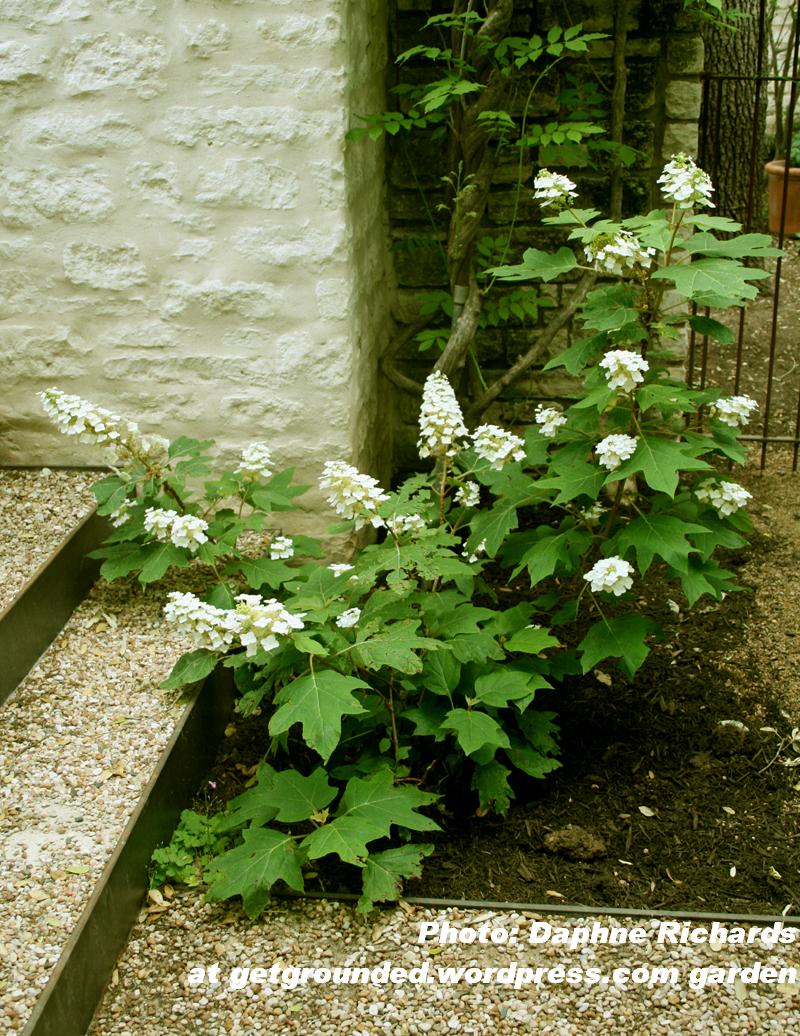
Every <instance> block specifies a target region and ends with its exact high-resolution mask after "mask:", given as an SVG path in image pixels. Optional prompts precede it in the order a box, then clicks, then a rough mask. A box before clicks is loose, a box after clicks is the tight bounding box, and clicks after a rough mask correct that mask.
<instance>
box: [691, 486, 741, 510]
mask: <svg viewBox="0 0 800 1036" xmlns="http://www.w3.org/2000/svg"><path fill="white" fill-rule="evenodd" d="M694 495H695V496H696V497H697V499H698V500H700V501H702V502H703V503H704V504H711V506H712V507H715V508H716V510H717V513H718V514H719V516H720V517H721V518H725V517H727V516H728V515H729V514H733V513H734V511H738V510H739V508H740V507H745V506H746V504H747V501H748V500H750V499H752V493H748V492H747V490H746V489H745V488H744V486H740V485H739V483H738V482H704V483H703V484H702V485H701V486H698V487H697V489H695V491H694Z"/></svg>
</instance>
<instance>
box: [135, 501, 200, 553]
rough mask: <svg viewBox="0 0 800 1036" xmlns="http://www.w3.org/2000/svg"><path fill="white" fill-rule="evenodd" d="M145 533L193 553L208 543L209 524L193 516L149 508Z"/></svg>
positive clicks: (146, 515)
mask: <svg viewBox="0 0 800 1036" xmlns="http://www.w3.org/2000/svg"><path fill="white" fill-rule="evenodd" d="M144 528H145V532H149V533H150V534H151V535H153V536H155V538H156V539H157V540H160V541H161V542H162V543H166V542H167V541H170V542H171V543H173V544H174V545H175V546H176V547H186V548H188V549H189V550H191V551H195V550H197V548H198V547H199V546H200V545H201V544H203V543H206V542H207V540H208V536H206V532H207V531H208V523H207V522H205V521H203V519H202V518H198V517H196V516H195V515H193V514H178V513H177V511H165V510H164V509H163V508H161V507H148V508H147V510H146V511H145V512H144Z"/></svg>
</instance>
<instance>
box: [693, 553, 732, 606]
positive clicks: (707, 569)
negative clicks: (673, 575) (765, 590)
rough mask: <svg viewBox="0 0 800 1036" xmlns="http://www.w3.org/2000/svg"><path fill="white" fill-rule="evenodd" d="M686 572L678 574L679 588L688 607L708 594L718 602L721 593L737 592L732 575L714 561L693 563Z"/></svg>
mask: <svg viewBox="0 0 800 1036" xmlns="http://www.w3.org/2000/svg"><path fill="white" fill-rule="evenodd" d="M692 562H693V563H692V564H690V565H689V568H688V569H687V571H686V572H681V573H680V580H681V587H682V589H683V592H684V593H685V594H686V600H687V601H688V602H689V605H690V607H691V605H693V604H694V603H695V602H696V601H697V600H698V599H699V598H701V597H702V596H703V594H710V595H711V596H712V597H713V598H714V600H716V601H719V600H721V598H722V595H723V593H730V592H731V591H732V590H738V589H739V587H738V586H737V585H736V584H735V583H734V582H733V573H732V572H728V571H727V570H726V569H724V568H720V566H719V565H718V564H717V563H716V562H714V561H703V562H694V559H692Z"/></svg>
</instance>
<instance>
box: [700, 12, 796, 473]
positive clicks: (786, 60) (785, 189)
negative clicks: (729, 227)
mask: <svg viewBox="0 0 800 1036" xmlns="http://www.w3.org/2000/svg"><path fill="white" fill-rule="evenodd" d="M776 9H777V8H776V6H775V4H774V3H770V2H769V0H760V6H759V12H758V19H759V21H758V61H757V63H756V66H755V67H754V68H753V69H752V70H749V69H747V70H743V71H739V70H734V71H731V72H730V73H728V72H726V73H717V72H708V73H706V74H704V76H703V104H702V108H701V116H700V119H701V124H700V148H699V153H698V162H699V165H700V166H701V167H702V168H703V169H705V170H706V172H708V173H709V174H710V176H711V178H712V180H713V181H714V183H715V184H716V183H719V182H720V179H721V177H720V175H719V174H720V168H719V166H720V155H722V154H725V152H726V150H727V151H730V148H729V147H728V148H726V147H724V146H721V145H722V144H723V134H727V133H730V132H731V127H730V126H729V125H728V122H727V120H726V119H725V117H724V113H725V112H726V111H731V105H732V104H733V105H734V106H735V104H736V103H737V96H747V97H748V98H749V99H750V103H752V104H753V110H752V112H753V114H752V118H751V119H750V127H751V132H750V135H749V137H747V135H746V133H743V132H742V124H743V122H744V124H745V126H746V123H747V120H746V119H745V120H738V119H737V120H736V121H737V138H736V140H735V153H736V155H737V156H738V157H739V158H740V159H741V162H742V163H743V164H744V165H745V166H746V168H743V169H741V171H740V176H739V178H738V179H739V181H740V183H742V184H744V192H743V194H742V195H741V196H740V199H739V202H738V205H737V206H736V209H737V211H736V217H737V219H738V221H739V222H741V223H743V227H744V231H745V232H760V233H763V232H765V231H767V230H769V233H771V234H772V235H773V238H774V239H775V244H776V245H777V246H778V247H779V248H782V249H784V256H783V257H782V258H779V259H765V260H747V261H748V262H760V263H762V264H764V268H765V269H767V270H768V271H769V272H770V273H771V275H772V276H771V278H770V279H769V280H766V279H765V280H763V281H760V282H759V286H760V290H759V295H758V297H757V298H756V299H755V300H754V301H753V302H752V303H751V304H750V305H749V306H748V307H746V308H744V309H742V310H741V311H740V313H739V316H738V319H737V318H734V319H731V318H727V322H728V326H729V329H730V332H731V335H730V341H729V343H728V344H726V345H720V344H719V343H718V342H716V341H712V340H710V339H709V338H708V337H704V336H702V335H699V334H695V332H691V334H690V339H689V354H688V379H689V384H690V385H694V386H698V387H701V388H702V387H705V385H706V384H713V385H717V386H720V387H721V388H723V389H724V390H726V391H731V392H733V394H737V395H738V394H747V395H749V396H752V397H753V398H754V399H756V401H757V402H758V404H759V411H758V422H756V421H753V422H752V423H751V426H750V431H749V434H745V435H743V436H741V438H742V439H744V440H745V441H750V442H754V443H756V444H758V445H759V446H760V450H759V453H760V466H761V468H762V470H763V468H764V467H765V466H766V463H767V456H768V452H769V451H770V448H771V447H783V448H784V449H786V448H788V449H789V450H790V453H791V468H792V471H797V468H798V455H800V336H799V335H798V331H800V249H799V248H798V243H797V242H796V240H795V235H800V169H797V171H796V172H794V171H793V169H792V163H791V162H790V154H791V150H792V149H791V141H792V130H793V127H794V124H795V109H796V108H797V102H798V94H799V93H800V77H799V76H798V52H800V33H798V32H797V31H795V30H796V27H797V25H798V24H799V23H800V0H798V2H797V5H796V7H795V6H793V7H792V8H783V9H782V16H783V17H784V18H788V22H787V24H789V25H790V26H791V27H792V31H791V32H789V31H787V32H786V33H785V34H784V35H783V37H782V38H780V39H778V38H776V28H775V25H774V24H773V23H771V22H770V21H769V19H770V18H773V19H774V18H775V17H777V15H776ZM776 44H777V45H778V46H780V45H783V46H784V51H783V52H782V53H781V54H780V58H781V62H780V67H779V68H777V69H776V58H775V55H776ZM781 70H784V71H786V72H787V73H788V74H780V75H779V74H775V73H776V71H781ZM776 86H777V87H778V88H779V89H778V91H777V97H778V98H779V100H780V102H781V104H782V109H781V111H780V112H779V113H778V119H777V122H776V120H775V116H776V113H775V110H774V108H773V111H772V113H771V124H772V125H773V126H774V125H778V126H780V124H781V123H782V125H783V127H784V131H783V133H782V137H783V140H782V141H780V142H779V146H778V150H779V151H780V154H777V155H775V157H774V158H773V159H772V160H771V161H767V160H766V155H765V153H764V140H765V139H766V140H767V141H768V143H769V142H770V139H771V136H770V131H769V126H768V128H767V133H766V135H765V133H764V125H763V123H762V121H761V116H760V114H759V113H761V112H763V111H764V110H765V109H766V100H767V97H768V96H773V97H774V96H776ZM743 87H746V91H745V93H744V94H741V93H740V94H738V95H737V91H741V90H742V89H743ZM780 135H781V133H780V131H779V136H780ZM745 138H746V139H745ZM724 143H728V142H724ZM772 153H774V152H772ZM798 165H800V162H799V163H798ZM787 169H788V170H789V175H786V171H787ZM765 194H766V195H767V200H768V204H766V202H765ZM742 197H743V198H744V202H742V200H741V198H742ZM717 204H718V209H719V211H720V212H721V213H722V214H723V215H729V214H732V212H731V211H730V210H732V209H733V208H734V205H733V200H732V199H726V198H725V196H724V195H719V196H718V197H717ZM767 213H768V215H767ZM701 312H702V313H703V314H704V315H708V314H709V310H707V309H706V310H702V311H701ZM715 316H716V317H717V318H718V319H719V318H720V314H715ZM759 425H760V427H759ZM773 452H774V451H773Z"/></svg>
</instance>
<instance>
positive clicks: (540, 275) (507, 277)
mask: <svg viewBox="0 0 800 1036" xmlns="http://www.w3.org/2000/svg"><path fill="white" fill-rule="evenodd" d="M577 265H578V260H577V259H576V258H575V253H574V252H573V251H572V249H571V248H566V247H562V248H559V250H558V251H557V252H555V253H550V252H542V251H540V250H539V249H538V248H528V249H526V250H525V251H524V252H523V253H522V262H521V263H519V264H517V265H516V266H496V267H494V269H491V270H487V271H486V272H487V273H488V274H489V276H491V277H496V278H497V279H498V280H499V281H531V280H534V279H539V280H542V281H545V282H549V281H554V280H556V278H557V277H561V276H562V275H563V274H565V273H569V272H570V270H574V269H575V267H576V266H577Z"/></svg>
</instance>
